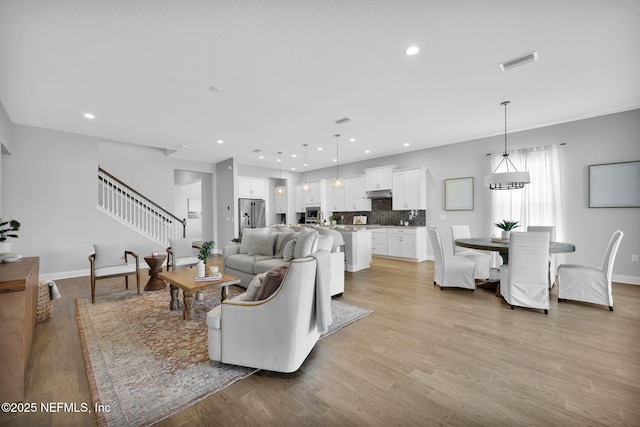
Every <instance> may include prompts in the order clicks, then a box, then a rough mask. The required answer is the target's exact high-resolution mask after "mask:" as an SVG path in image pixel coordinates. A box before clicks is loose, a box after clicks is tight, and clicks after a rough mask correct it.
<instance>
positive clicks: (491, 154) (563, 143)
mask: <svg viewBox="0 0 640 427" xmlns="http://www.w3.org/2000/svg"><path fill="white" fill-rule="evenodd" d="M558 145H560V146H562V145H567V143H566V142H561V143H560V144H558ZM493 154H494V153H487V156H493Z"/></svg>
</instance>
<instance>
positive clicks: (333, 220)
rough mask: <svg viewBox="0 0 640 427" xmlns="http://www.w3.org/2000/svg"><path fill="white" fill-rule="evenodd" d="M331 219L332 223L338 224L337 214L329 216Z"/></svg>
mask: <svg viewBox="0 0 640 427" xmlns="http://www.w3.org/2000/svg"><path fill="white" fill-rule="evenodd" d="M329 221H331V225H336V224H337V223H338V217H337V216H336V215H331V216H330V217H329Z"/></svg>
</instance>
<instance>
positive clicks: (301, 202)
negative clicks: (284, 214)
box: [293, 185, 306, 212]
mask: <svg viewBox="0 0 640 427" xmlns="http://www.w3.org/2000/svg"><path fill="white" fill-rule="evenodd" d="M305 194H306V193H305V192H304V191H302V185H296V186H295V188H294V192H293V204H294V207H295V209H296V212H304V211H305V206H306V201H305V199H304V196H305Z"/></svg>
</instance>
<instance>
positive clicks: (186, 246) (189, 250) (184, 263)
mask: <svg viewBox="0 0 640 427" xmlns="http://www.w3.org/2000/svg"><path fill="white" fill-rule="evenodd" d="M169 244H170V246H169V247H168V248H167V271H169V270H170V269H171V270H175V269H176V268H186V267H193V266H194V265H196V264H198V256H197V251H199V250H200V246H198V245H194V244H192V242H191V241H190V240H187V239H169ZM194 249H195V251H194Z"/></svg>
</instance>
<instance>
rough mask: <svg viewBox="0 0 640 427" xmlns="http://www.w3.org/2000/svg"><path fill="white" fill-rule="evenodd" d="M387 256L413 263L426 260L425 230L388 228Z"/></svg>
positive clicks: (419, 228)
mask: <svg viewBox="0 0 640 427" xmlns="http://www.w3.org/2000/svg"><path fill="white" fill-rule="evenodd" d="M387 255H388V256H393V257H398V258H408V259H411V260H414V261H424V260H426V259H427V229H426V227H416V228H401V227H397V228H389V229H388V234H387Z"/></svg>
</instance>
